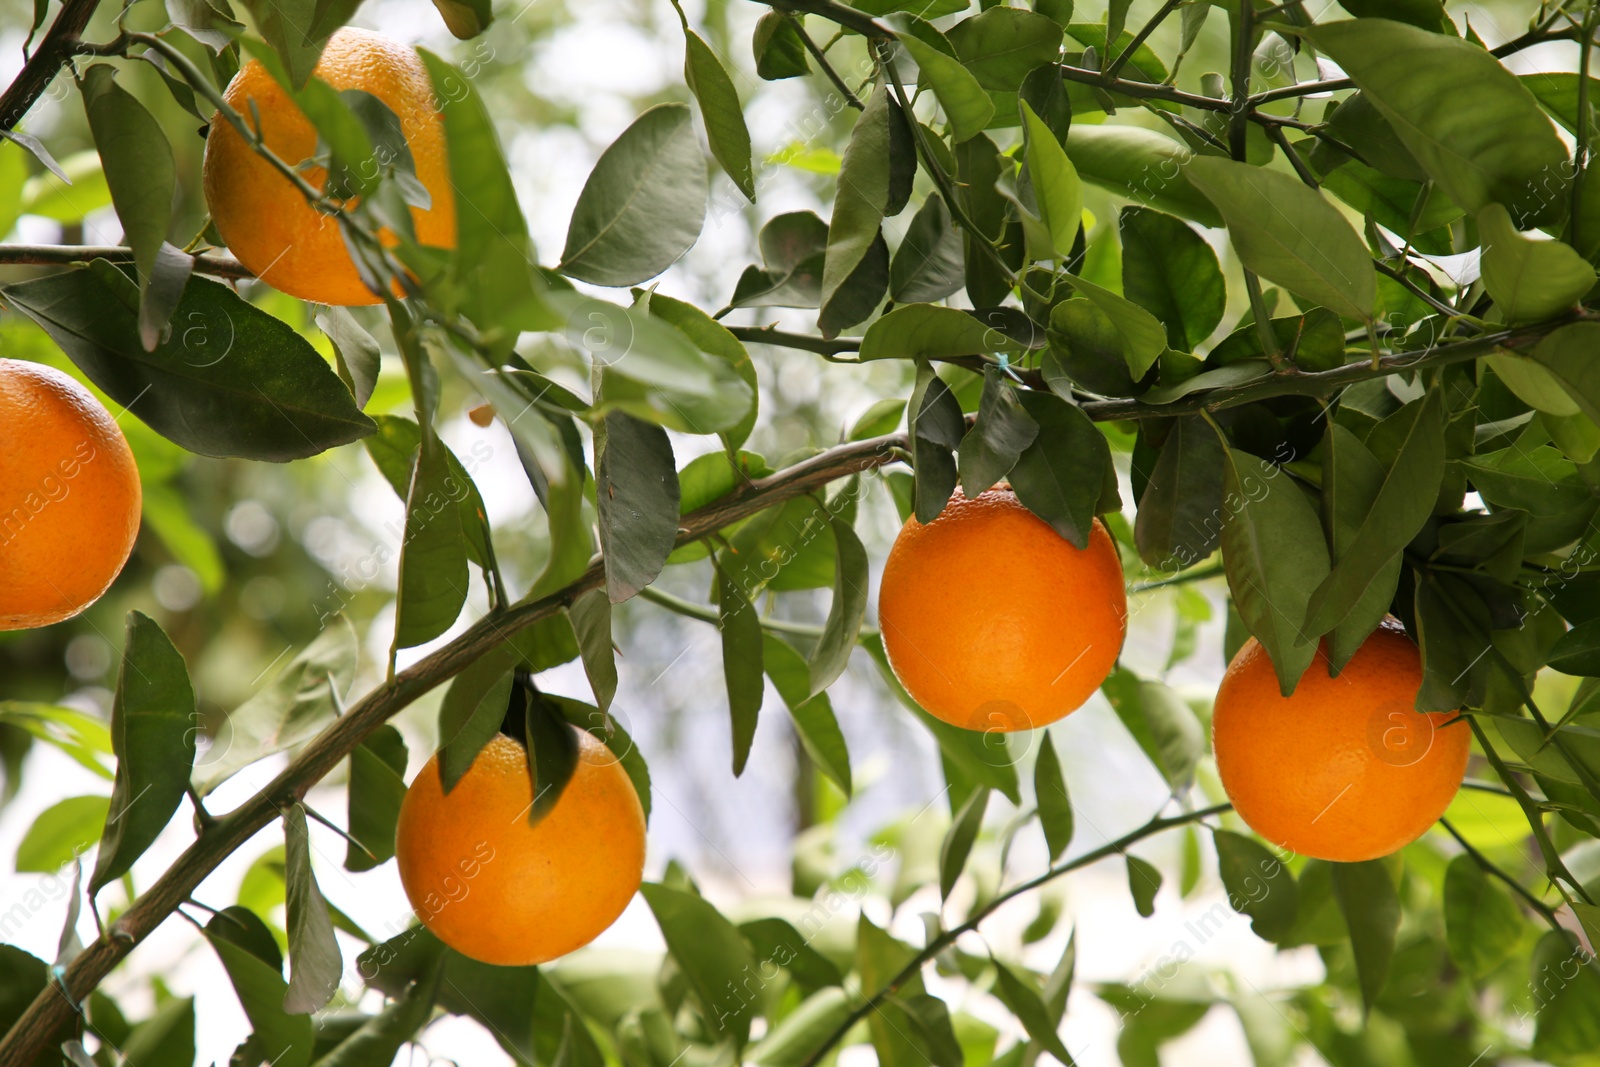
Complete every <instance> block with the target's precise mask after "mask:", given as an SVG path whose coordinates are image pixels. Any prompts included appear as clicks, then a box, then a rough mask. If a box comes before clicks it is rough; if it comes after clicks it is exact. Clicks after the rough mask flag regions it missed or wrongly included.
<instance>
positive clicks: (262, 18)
mask: <svg viewBox="0 0 1600 1067" xmlns="http://www.w3.org/2000/svg"><path fill="white" fill-rule="evenodd" d="M244 6H245V9H246V10H248V11H249V12H250V19H251V21H252V22H254V23H255V25H256V29H257V30H258V31H260V33H261V36H262V37H264V38H266V40H267V43H268V44H270V45H271V46H272V48H273V51H275V52H277V54H278V56H279V58H281V59H282V60H283V65H284V67H285V68H286V73H287V75H288V77H289V79H290V81H291V83H292V84H293V86H294V87H296V88H298V87H300V86H302V85H304V84H305V83H306V79H308V78H310V77H311V72H312V70H313V69H315V67H316V65H317V60H318V59H320V58H321V57H322V46H323V45H325V44H326V43H327V39H328V33H330V32H332V31H331V29H330V30H328V31H326V32H323V33H320V34H317V35H315V36H313V27H314V25H315V23H316V21H317V18H316V8H317V4H316V2H315V0H245V5H244Z"/></svg>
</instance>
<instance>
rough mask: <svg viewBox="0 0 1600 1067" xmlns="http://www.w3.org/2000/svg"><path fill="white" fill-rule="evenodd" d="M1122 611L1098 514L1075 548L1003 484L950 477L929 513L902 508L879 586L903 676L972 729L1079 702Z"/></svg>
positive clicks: (889, 642) (1061, 711)
mask: <svg viewBox="0 0 1600 1067" xmlns="http://www.w3.org/2000/svg"><path fill="white" fill-rule="evenodd" d="M1127 618H1128V602H1127V596H1126V593H1125V592H1124V590H1123V584H1122V562H1121V561H1120V560H1119V559H1118V558H1117V549H1116V546H1115V545H1114V544H1113V543H1112V541H1111V535H1110V534H1108V533H1106V530H1105V527H1104V526H1102V525H1100V521H1099V520H1098V519H1097V520H1095V523H1094V529H1093V530H1092V531H1091V533H1090V535H1089V547H1088V548H1087V549H1083V550H1079V549H1077V548H1074V547H1073V546H1072V544H1071V543H1070V542H1068V541H1067V540H1066V539H1065V538H1063V537H1062V536H1061V535H1060V534H1058V533H1056V532H1055V530H1053V529H1052V528H1051V527H1050V526H1049V524H1047V523H1046V522H1044V521H1043V520H1042V519H1040V518H1039V517H1038V516H1036V515H1034V514H1033V513H1032V512H1031V511H1029V510H1028V509H1027V508H1025V507H1023V506H1022V504H1021V503H1019V502H1018V500H1017V497H1016V494H1015V493H1013V492H1012V491H1011V490H1010V489H1008V488H996V489H990V490H989V491H988V492H986V493H982V494H980V495H978V496H977V497H974V498H970V499H969V498H968V497H966V496H964V495H963V494H962V492H961V490H959V489H957V490H956V493H955V495H954V496H953V497H951V499H950V503H949V504H947V505H945V509H944V511H943V512H942V513H941V514H940V515H939V517H938V518H937V519H935V520H933V522H931V523H928V524H927V525H926V526H924V525H923V524H922V523H920V522H918V521H917V520H916V518H915V517H912V518H911V519H909V520H907V521H906V524H905V526H904V528H902V529H901V531H900V535H899V536H898V537H897V538H895V542H894V547H893V548H892V549H890V550H889V558H888V560H887V561H886V562H885V563H884V566H883V583H882V585H881V586H880V587H879V589H878V622H879V625H880V626H881V627H882V628H883V644H884V648H885V650H886V651H887V652H888V653H889V662H890V664H891V665H892V666H893V667H894V673H895V675H896V676H897V677H898V678H899V679H900V684H902V685H904V686H905V687H906V692H908V693H910V694H911V696H912V697H913V698H915V700H916V701H917V703H918V704H920V705H922V707H923V708H925V709H926V710H927V711H928V712H929V713H930V714H933V715H935V716H937V717H938V718H940V719H943V720H944V721H945V722H948V723H952V724H954V725H956V726H961V727H965V728H966V729H969V730H1001V731H1011V730H1031V729H1033V728H1034V727H1037V726H1044V725H1046V724H1047V723H1052V722H1055V721H1056V720H1057V719H1059V718H1061V717H1062V716H1063V715H1066V714H1067V713H1068V712H1070V711H1073V710H1075V709H1077V708H1078V707H1079V706H1081V705H1082V704H1083V702H1084V701H1085V700H1088V699H1089V697H1090V695H1091V694H1093V693H1094V691H1095V690H1096V689H1098V688H1099V686H1100V683H1101V682H1103V681H1105V679H1106V675H1108V674H1110V673H1111V668H1112V667H1113V666H1115V665H1116V662H1117V655H1118V653H1120V652H1121V651H1122V639H1123V637H1124V635H1125V634H1126V631H1127Z"/></svg>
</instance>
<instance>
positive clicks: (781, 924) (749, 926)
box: [739, 918, 844, 1063]
mask: <svg viewBox="0 0 1600 1067" xmlns="http://www.w3.org/2000/svg"><path fill="white" fill-rule="evenodd" d="M739 933H741V934H743V935H744V939H745V940H746V941H748V942H750V947H751V949H753V950H754V952H755V954H756V955H757V956H758V957H759V958H761V959H764V960H770V961H772V962H773V963H776V964H778V965H779V966H781V967H784V968H786V969H787V970H788V971H789V973H790V974H792V975H794V977H795V980H796V981H798V982H799V983H800V985H801V987H802V988H803V989H805V990H806V991H807V992H810V991H811V990H815V989H820V988H822V987H823V986H838V985H842V984H843V983H844V976H843V975H841V974H840V973H839V968H838V967H837V966H836V965H835V964H834V962H833V961H832V960H831V959H829V958H828V957H827V956H824V955H823V954H822V953H821V952H819V951H817V949H815V948H813V947H812V946H811V943H810V942H809V941H808V940H807V939H806V938H805V937H803V936H801V934H800V931H798V930H796V929H795V928H794V926H793V925H792V924H791V923H790V922H789V921H788V920H786V919H778V918H765V919H751V920H749V921H748V922H742V923H740V924H739ZM752 1062H755V1063H764V1062H766V1061H764V1060H760V1059H752Z"/></svg>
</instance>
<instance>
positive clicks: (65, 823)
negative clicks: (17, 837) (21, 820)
mask: <svg viewBox="0 0 1600 1067" xmlns="http://www.w3.org/2000/svg"><path fill="white" fill-rule="evenodd" d="M110 807H111V801H110V800H108V799H107V798H106V797H68V798H67V799H65V800H59V801H57V802H56V803H54V804H52V805H50V806H49V807H48V808H45V809H44V810H43V811H41V812H40V813H39V816H38V818H36V819H34V820H33V825H31V826H29V827H28V832H27V833H25V834H23V835H22V840H21V841H20V842H18V844H17V859H16V866H15V869H16V872H17V873H18V874H56V873H57V872H59V871H60V870H61V868H63V867H65V866H66V865H67V864H69V863H71V862H72V861H73V860H75V859H77V858H78V857H80V856H82V855H83V854H84V853H85V852H87V851H89V849H91V848H93V847H94V843H95V842H96V841H99V840H100V835H101V833H102V832H103V831H104V830H105V826H106V812H107V811H109V810H110Z"/></svg>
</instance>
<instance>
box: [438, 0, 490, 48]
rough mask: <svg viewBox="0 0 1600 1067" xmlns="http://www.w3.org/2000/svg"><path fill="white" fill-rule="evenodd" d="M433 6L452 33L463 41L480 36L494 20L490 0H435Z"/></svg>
mask: <svg viewBox="0 0 1600 1067" xmlns="http://www.w3.org/2000/svg"><path fill="white" fill-rule="evenodd" d="M433 6H434V7H435V8H436V9H437V10H438V12H439V17H440V18H442V19H444V24H445V27H446V28H447V29H449V31H450V33H451V35H452V36H454V37H456V38H459V39H460V40H463V41H467V40H471V39H472V38H474V37H476V36H478V34H480V33H482V32H483V31H484V30H486V29H488V28H489V24H490V23H491V22H493V21H494V10H493V8H492V6H491V4H490V0H433Z"/></svg>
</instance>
